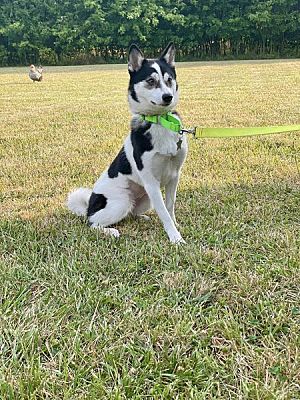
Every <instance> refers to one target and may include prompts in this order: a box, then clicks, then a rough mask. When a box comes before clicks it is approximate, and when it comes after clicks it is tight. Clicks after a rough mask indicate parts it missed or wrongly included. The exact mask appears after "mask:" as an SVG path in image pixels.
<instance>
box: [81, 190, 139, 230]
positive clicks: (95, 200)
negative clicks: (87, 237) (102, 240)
mask: <svg viewBox="0 0 300 400" xmlns="http://www.w3.org/2000/svg"><path fill="white" fill-rule="evenodd" d="M132 206H133V205H132V201H131V200H130V198H129V196H126V195H123V196H122V197H121V196H120V197H118V198H106V197H105V196H104V195H102V194H96V193H92V196H91V200H90V204H89V208H88V213H87V216H88V221H89V224H90V226H91V228H94V229H99V230H101V231H102V232H103V233H105V234H106V235H110V236H114V237H119V236H120V234H119V231H118V230H117V229H115V228H110V227H109V226H110V225H114V224H116V223H117V222H119V221H121V220H122V219H123V218H125V217H126V216H127V214H128V213H130V212H131V210H132Z"/></svg>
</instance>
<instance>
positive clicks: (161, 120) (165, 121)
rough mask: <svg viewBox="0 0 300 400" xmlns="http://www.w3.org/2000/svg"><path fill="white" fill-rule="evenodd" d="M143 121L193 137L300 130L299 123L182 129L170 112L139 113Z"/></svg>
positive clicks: (220, 136) (233, 135)
mask: <svg viewBox="0 0 300 400" xmlns="http://www.w3.org/2000/svg"><path fill="white" fill-rule="evenodd" d="M141 118H142V119H143V120H144V121H148V122H151V123H154V124H159V125H161V126H163V127H164V128H166V129H169V130H171V131H173V132H176V133H179V134H184V133H191V134H193V135H194V137H195V138H225V137H243V136H256V135H271V134H273V133H284V132H294V131H300V125H281V126H262V127H250V128H198V127H196V128H193V129H183V128H182V127H181V123H180V121H178V119H177V118H175V117H174V116H173V115H172V113H171V112H169V113H167V114H163V115H141Z"/></svg>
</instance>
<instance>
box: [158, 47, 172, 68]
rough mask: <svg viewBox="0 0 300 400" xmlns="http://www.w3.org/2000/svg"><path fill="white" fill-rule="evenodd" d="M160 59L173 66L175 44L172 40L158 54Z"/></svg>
mask: <svg viewBox="0 0 300 400" xmlns="http://www.w3.org/2000/svg"><path fill="white" fill-rule="evenodd" d="M160 59H161V60H164V61H165V62H166V63H167V64H170V65H171V67H175V46H174V43H173V42H171V43H169V44H168V46H167V47H166V48H165V49H164V51H163V52H162V53H161V55H160Z"/></svg>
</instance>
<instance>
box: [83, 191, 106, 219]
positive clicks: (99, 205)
mask: <svg viewBox="0 0 300 400" xmlns="http://www.w3.org/2000/svg"><path fill="white" fill-rule="evenodd" d="M106 204H107V198H106V197H105V196H103V194H98V193H94V192H93V193H92V194H91V197H90V200H89V206H88V209H87V216H88V217H91V216H92V215H94V214H95V213H96V212H97V211H100V210H102V209H103V208H105V206H106Z"/></svg>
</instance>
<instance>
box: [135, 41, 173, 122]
mask: <svg viewBox="0 0 300 400" xmlns="http://www.w3.org/2000/svg"><path fill="white" fill-rule="evenodd" d="M128 71H129V75H130V81H129V88H128V100H129V107H130V109H131V111H132V112H133V113H137V114H147V115H155V114H165V113H167V112H168V111H171V110H172V109H173V108H174V107H175V106H176V104H177V102H178V85H177V82H176V72H175V47H174V45H173V43H170V44H169V45H168V46H167V47H166V48H165V50H164V51H163V52H162V53H161V55H160V57H159V58H158V59H156V60H147V59H146V58H144V56H143V53H142V52H141V50H140V49H139V48H138V47H137V46H136V45H134V44H133V45H132V46H131V47H130V49H129V61H128Z"/></svg>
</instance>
